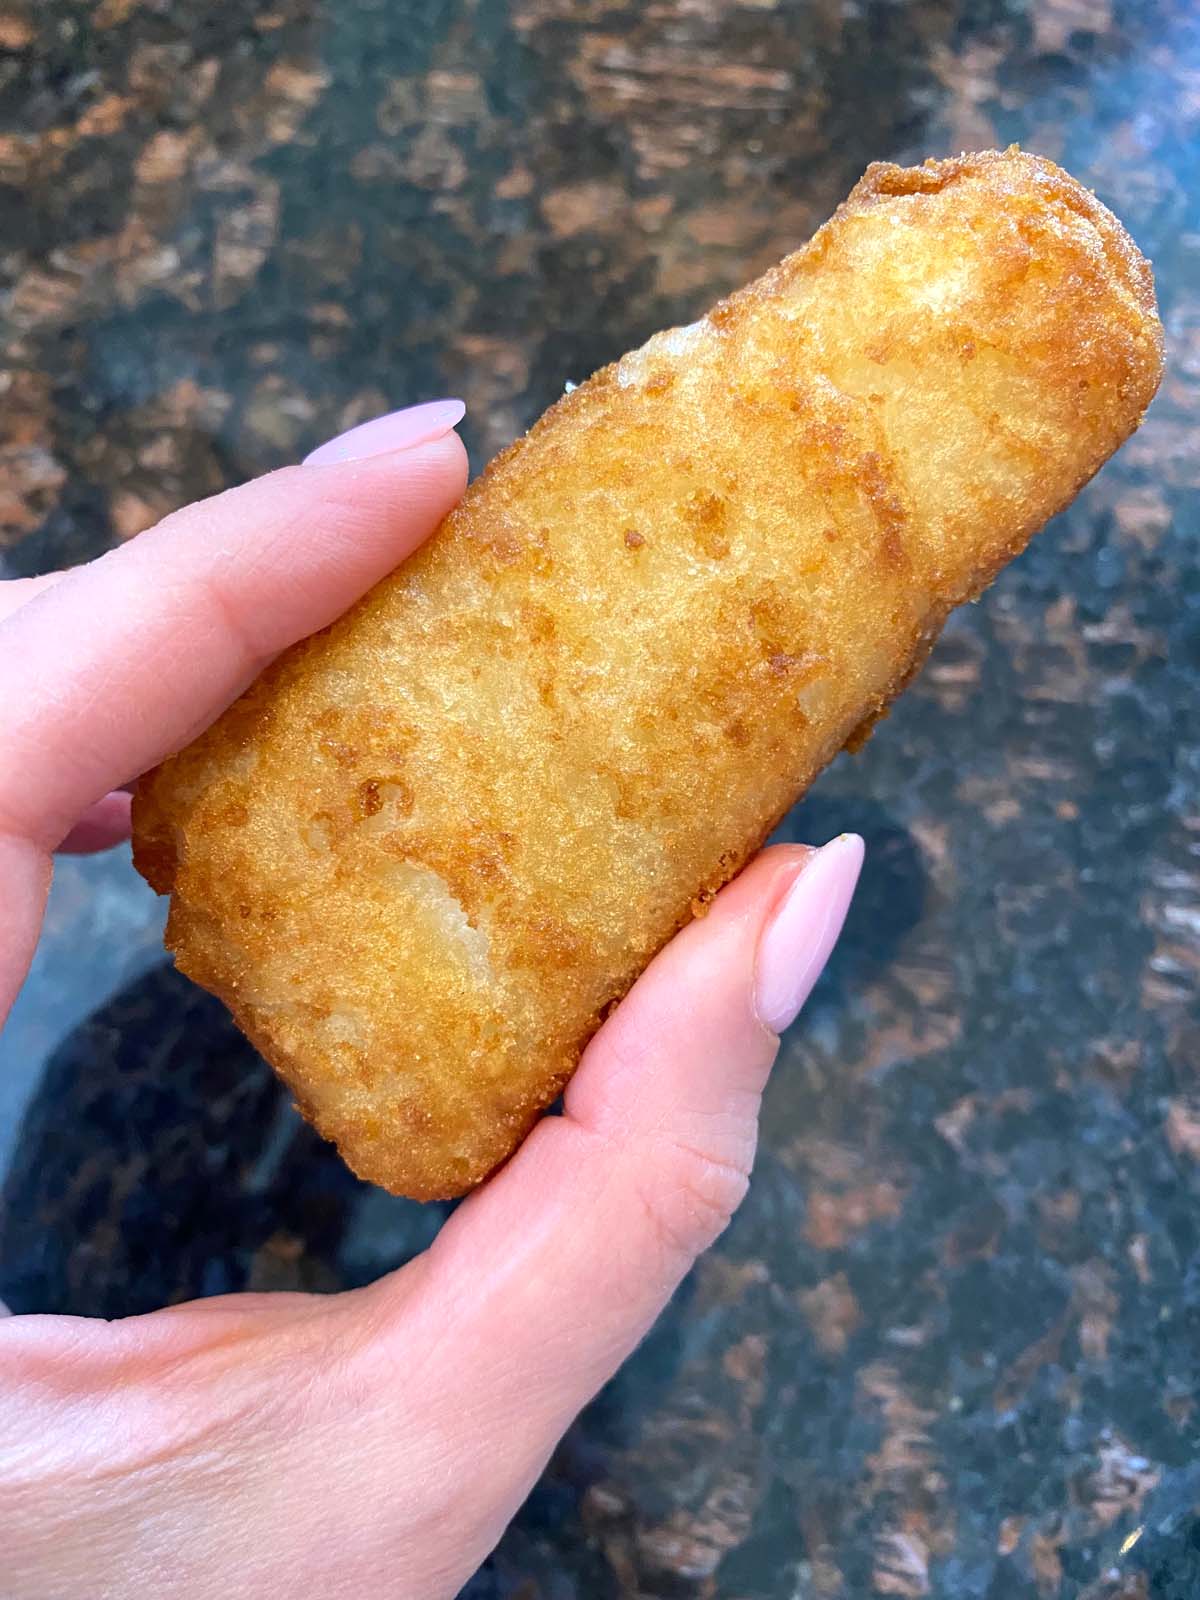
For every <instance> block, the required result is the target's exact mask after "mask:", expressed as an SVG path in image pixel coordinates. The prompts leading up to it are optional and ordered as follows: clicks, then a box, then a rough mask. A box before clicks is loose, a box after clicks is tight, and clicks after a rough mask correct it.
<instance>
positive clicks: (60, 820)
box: [0, 433, 466, 849]
mask: <svg viewBox="0 0 1200 1600" xmlns="http://www.w3.org/2000/svg"><path fill="white" fill-rule="evenodd" d="M465 481H466V457H465V453H464V451H463V448H462V444H461V442H460V441H459V439H458V437H457V435H455V434H453V433H451V434H448V435H446V436H445V437H442V438H440V439H437V440H435V441H433V442H430V443H425V444H421V445H419V446H417V447H415V448H412V449H409V450H402V451H398V452H393V453H392V454H389V455H384V456H378V457H373V458H370V459H367V460H356V461H349V462H343V463H340V464H336V465H322V466H305V467H291V468H287V469H285V470H284V471H282V472H276V473H273V474H271V475H270V476H269V477H266V478H262V479H260V480H258V481H257V482H254V483H249V484H246V485H245V486H244V487H242V488H239V489H233V490H230V491H229V492H228V493H226V494H223V495H220V496H218V497H217V498H216V499H213V500H209V501H206V502H204V503H203V504H201V505H197V506H191V507H189V508H188V509H187V510H185V511H181V512H178V513H176V514H175V515H174V516H171V517H168V518H167V519H166V521H165V522H163V523H161V524H160V525H159V526H158V527H157V528H154V529H152V530H151V531H150V532H148V533H145V534H142V535H141V536H140V537H139V538H138V539H137V540H135V541H134V542H133V543H131V544H129V545H125V546H123V547H122V548H120V549H118V550H114V551H111V552H110V553H109V554H108V555H106V556H103V557H102V558H101V559H100V560H99V561H95V562H92V563H91V564H90V565H89V566H86V567H81V568H77V569H76V570H74V571H71V572H68V573H65V574H63V575H61V576H60V577H59V579H58V581H57V582H55V583H52V584H50V585H49V586H48V587H46V588H45V589H44V590H43V591H42V592H41V593H38V594H36V595H35V596H34V597H33V598H31V599H27V600H26V601H25V603H24V604H22V605H20V606H19V607H18V608H17V609H16V610H14V611H12V612H11V614H10V615H9V616H8V617H7V618H6V619H5V620H4V621H2V622H0V653H2V656H3V660H4V692H3V698H2V701H0V704H2V705H3V711H2V712H0V831H3V832H7V833H9V834H17V835H23V836H25V837H27V838H29V839H31V840H33V841H34V842H35V843H36V844H37V845H38V846H39V847H41V848H43V849H50V848H53V847H54V846H55V845H57V844H58V843H59V841H60V840H61V839H63V837H64V836H65V835H66V833H67V832H68V830H69V829H70V828H71V827H72V825H73V824H74V823H75V821H76V819H77V818H79V817H80V816H81V815H82V813H83V812H84V811H85V809H86V808H87V807H88V806H89V805H91V804H93V803H94V802H95V801H97V800H99V799H101V798H102V797H103V796H104V795H105V794H106V793H107V792H108V791H109V790H111V789H114V788H117V787H118V786H119V785H121V784H122V783H124V782H126V781H128V780H129V779H130V778H132V777H134V776H136V775H137V774H138V773H139V772H142V771H144V770H145V769H146V768H148V767H150V766H153V765H154V764H155V763H156V762H157V761H159V760H160V759H161V758H162V757H163V756H165V755H167V754H168V753H170V752H171V751H172V750H174V749H177V748H179V747H180V746H181V745H183V744H185V743H186V742H187V741H188V739H189V738H190V737H192V736H193V735H194V734H195V733H197V732H198V731H199V730H200V729H201V728H203V727H205V726H206V725H207V724H208V723H209V722H211V721H212V720H213V719H214V717H216V716H217V715H218V714H219V713H220V712H221V711H222V710H223V709H224V707H225V706H226V705H228V704H229V702H230V701H231V700H232V699H233V698H234V697H235V696H236V695H237V694H238V693H240V691H241V690H242V689H243V688H245V686H246V685H247V683H249V682H250V680H251V679H252V678H253V677H254V676H255V675H256V674H257V673H258V672H259V671H260V670H261V669H262V667H263V666H264V665H265V664H266V662H267V661H269V660H270V659H271V657H272V656H274V655H276V654H277V653H278V652H279V651H280V650H282V649H284V648H285V647H286V646H287V645H289V644H291V643H292V642H293V641H294V640H296V639H299V638H303V637H304V636H305V635H306V634H309V633H312V632H314V631H315V630H316V629H318V628H321V627H324V626H325V625H326V624H327V623H329V622H331V621H332V620H333V619H334V618H335V617H337V616H339V615H340V614H341V613H342V612H343V611H345V610H346V609H347V607H348V606H350V605H351V604H352V603H353V602H354V601H355V600H356V599H357V598H358V597H359V596H360V595H361V594H363V593H364V592H365V591H366V590H367V589H369V588H370V587H371V586H372V585H373V584H374V583H375V582H377V581H378V580H379V579H380V578H381V577H383V576H384V575H385V574H386V573H387V572H389V571H390V570H391V569H392V568H393V567H395V566H396V565H397V564H398V563H399V562H400V561H402V560H403V559H404V557H405V556H407V555H408V554H409V553H410V552H411V551H412V550H413V549H414V548H415V547H416V546H417V545H418V544H420V543H421V541H422V540H423V539H425V538H426V537H427V536H428V535H429V533H431V532H432V530H433V528H434V527H435V526H436V525H437V523H438V521H439V520H440V519H441V517H442V516H443V515H444V514H445V513H446V512H447V511H448V510H449V509H450V507H451V506H452V505H453V504H454V503H455V501H456V500H457V499H458V498H459V496H460V495H461V494H462V491H463V487H464V484H465Z"/></svg>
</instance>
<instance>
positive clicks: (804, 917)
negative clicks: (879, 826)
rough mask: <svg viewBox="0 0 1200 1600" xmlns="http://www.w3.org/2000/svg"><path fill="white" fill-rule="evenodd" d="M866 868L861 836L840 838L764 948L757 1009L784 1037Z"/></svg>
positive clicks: (820, 854) (770, 930) (789, 900)
mask: <svg viewBox="0 0 1200 1600" xmlns="http://www.w3.org/2000/svg"><path fill="white" fill-rule="evenodd" d="M862 863H863V842H862V840H861V839H860V838H859V837H858V835H857V834H856V833H843V834H839V836H838V837H837V838H836V839H833V840H831V841H830V843H829V844H827V845H826V846H825V847H824V849H822V850H818V851H817V853H816V855H815V856H810V857H809V859H808V862H807V864H806V866H805V867H804V870H803V871H802V872H801V874H800V876H799V877H798V878H797V879H796V881H795V883H793V884H792V886H791V888H790V889H789V890H788V891H787V893H786V894H785V895H784V897H783V901H782V903H781V904H780V905H779V907H778V909H777V910H776V911H775V913H774V914H773V915H772V917H771V920H770V922H768V923H767V926H766V927H765V929H764V930H763V933H762V936H761V938H760V939H759V942H758V959H757V960H756V962H755V964H754V1009H755V1012H756V1013H757V1015H758V1019H759V1021H760V1022H762V1023H763V1024H764V1025H765V1026H766V1027H768V1028H770V1029H771V1031H772V1032H773V1033H782V1032H783V1030H784V1029H785V1028H786V1027H787V1026H788V1024H789V1023H790V1022H791V1021H793V1019H794V1018H795V1016H796V1013H797V1012H798V1011H799V1010H800V1007H801V1006H802V1005H803V1004H804V1002H805V1001H806V1000H807V999H808V997H809V994H810V993H811V991H812V987H813V984H814V983H816V981H817V979H818V978H819V977H820V976H821V971H822V968H823V967H824V966H825V963H826V962H827V961H828V960H829V956H830V953H831V951H832V950H833V947H834V945H835V944H836V943H837V938H838V934H839V933H841V931H842V924H843V923H844V922H845V920H846V912H847V911H848V910H849V909H850V901H851V899H852V898H853V895H854V886H855V884H856V883H857V882H858V875H859V872H860V871H861V870H862Z"/></svg>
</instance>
